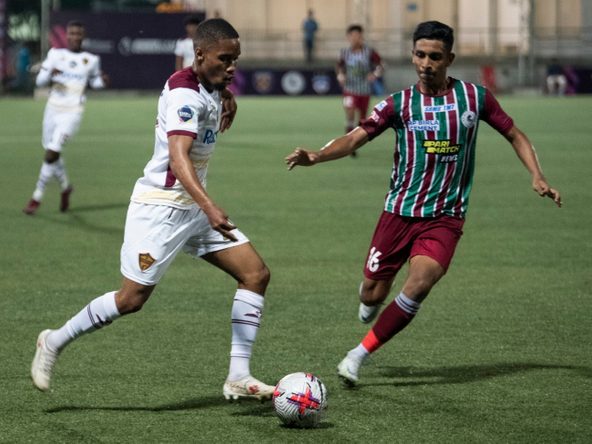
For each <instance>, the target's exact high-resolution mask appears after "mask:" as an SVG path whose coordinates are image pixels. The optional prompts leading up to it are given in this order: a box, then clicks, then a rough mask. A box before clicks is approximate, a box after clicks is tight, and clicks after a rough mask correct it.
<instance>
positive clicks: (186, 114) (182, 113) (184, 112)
mask: <svg viewBox="0 0 592 444" xmlns="http://www.w3.org/2000/svg"><path fill="white" fill-rule="evenodd" d="M177 115H178V116H179V121H180V122H187V121H188V120H191V119H192V118H193V115H194V112H193V109H192V108H191V107H190V106H187V105H185V106H182V107H181V108H179V109H178V110H177Z"/></svg>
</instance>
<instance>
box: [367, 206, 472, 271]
mask: <svg viewBox="0 0 592 444" xmlns="http://www.w3.org/2000/svg"><path fill="white" fill-rule="evenodd" d="M464 222H465V221H464V219H459V218H456V217H450V216H439V217H435V218H421V217H404V216H399V215H397V214H393V213H389V212H387V211H383V213H382V215H381V216H380V219H379V220H378V224H377V225H376V230H375V231H374V236H373V237H372V242H371V244H370V249H369V251H368V256H367V258H366V265H365V267H364V276H366V277H367V278H368V279H373V280H376V281H382V280H388V279H391V278H393V277H395V275H396V274H397V272H398V271H399V270H400V269H401V267H402V266H403V265H404V264H405V262H406V261H407V260H408V259H411V258H412V257H413V256H418V255H422V256H428V257H431V258H432V259H434V260H435V261H437V262H438V263H439V264H440V265H442V267H444V269H445V270H447V269H448V266H449V265H450V262H451V261H452V256H453V255H454V249H455V248H456V244H457V243H458V241H459V239H460V237H461V236H462V227H463V224H464Z"/></svg>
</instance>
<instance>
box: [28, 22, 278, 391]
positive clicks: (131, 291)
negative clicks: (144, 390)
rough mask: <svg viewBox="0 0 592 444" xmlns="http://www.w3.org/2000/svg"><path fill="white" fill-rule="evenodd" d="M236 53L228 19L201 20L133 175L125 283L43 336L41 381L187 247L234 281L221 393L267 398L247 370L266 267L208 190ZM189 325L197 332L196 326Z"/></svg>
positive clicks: (126, 310)
mask: <svg viewBox="0 0 592 444" xmlns="http://www.w3.org/2000/svg"><path fill="white" fill-rule="evenodd" d="M240 52H241V51H240V41H239V36H238V33H237V32H236V30H235V29H234V28H233V27H232V25H230V23H228V22H227V21H225V20H222V19H211V20H206V21H204V22H202V23H200V25H199V26H198V29H197V31H196V36H195V59H194V61H193V65H192V66H191V67H189V68H185V69H182V70H180V71H177V72H175V74H173V75H172V76H171V77H170V78H169V79H168V80H167V82H166V84H165V86H164V89H163V91H162V93H161V95H160V99H159V101H158V115H157V119H156V128H155V142H154V153H153V156H152V158H151V159H150V161H149V162H148V164H147V165H146V167H145V168H144V175H143V177H141V178H140V179H138V180H137V182H136V185H135V187H134V191H133V193H132V196H131V199H130V200H131V202H130V205H129V208H128V212H127V218H126V222H125V234H124V241H123V245H122V247H121V274H122V275H123V282H122V285H121V287H120V289H119V290H117V291H109V292H107V293H105V294H103V295H102V296H99V297H96V298H95V299H93V300H92V301H91V302H90V303H89V304H88V305H87V306H86V307H84V308H83V309H82V310H81V311H80V312H78V314H76V315H74V316H73V317H72V318H71V319H70V320H68V321H67V322H66V323H65V324H63V325H62V326H61V327H60V328H58V329H55V330H50V329H47V330H43V331H42V332H41V333H40V334H39V336H38V338H37V351H36V353H35V357H34V359H33V363H32V365H31V377H32V379H33V384H34V385H35V386H36V387H37V388H38V389H40V390H48V389H49V386H50V382H51V378H52V374H53V368H54V366H55V363H56V361H57V358H58V356H59V354H60V352H61V351H63V350H64V348H66V346H67V345H68V344H70V343H71V342H72V341H74V340H76V339H77V338H79V337H81V336H82V335H84V334H86V333H91V332H93V331H96V330H98V329H101V328H105V327H107V326H108V325H110V324H111V323H112V322H113V321H115V320H116V319H118V318H119V317H120V316H123V315H126V314H131V313H134V312H137V311H138V310H140V309H141V308H142V306H143V305H144V304H145V303H146V301H148V298H149V297H150V295H151V294H152V292H153V291H154V288H155V287H156V285H157V284H158V282H159V281H160V279H161V278H162V276H163V275H164V273H165V272H166V270H167V269H168V267H169V266H170V264H171V262H172V261H173V260H174V258H175V257H176V256H177V254H178V253H179V252H180V251H181V250H182V251H184V252H185V253H188V254H189V255H191V256H193V257H195V258H198V257H201V258H203V259H204V260H206V261H207V262H209V263H211V264H212V265H214V266H216V267H217V268H219V269H221V270H222V271H224V272H226V273H227V274H229V275H230V276H232V277H233V278H234V279H235V280H236V281H237V286H238V288H237V290H236V292H235V294H234V300H233V304H232V312H231V322H232V340H231V348H230V366H229V372H228V377H227V379H226V382H225V383H224V385H223V388H222V393H223V395H224V397H225V398H227V399H238V398H258V399H263V398H271V396H272V394H273V389H274V387H273V386H271V385H267V384H264V383H262V382H261V381H259V380H257V379H255V378H254V377H253V376H251V372H250V368H249V363H250V358H251V351H252V347H253V343H254V342H255V337H256V335H257V331H258V330H259V325H260V321H261V314H262V311H263V295H264V294H265V290H266V288H267V284H268V282H269V270H268V268H267V266H266V265H265V263H264V262H263V260H262V259H261V257H260V256H259V254H258V253H257V251H256V250H255V248H254V247H253V246H252V245H251V243H250V242H249V239H248V238H247V237H246V236H245V235H244V234H243V233H242V232H241V231H240V230H239V229H238V228H237V227H236V226H235V225H234V224H233V223H232V222H230V220H229V219H228V216H227V215H226V212H225V211H224V210H223V209H222V208H220V207H219V206H218V205H217V204H216V203H215V202H214V200H213V199H212V198H211V197H210V196H209V194H208V193H207V192H206V189H205V187H206V174H207V169H208V161H209V159H210V156H211V155H212V153H213V151H214V148H215V146H216V139H217V136H218V132H219V131H224V129H225V128H227V127H228V126H229V125H230V123H231V122H232V119H233V117H234V113H235V112H236V103H233V104H232V103H228V105H234V106H226V105H227V103H226V102H225V101H224V100H223V97H228V95H229V94H230V93H229V92H228V91H227V89H226V87H227V86H228V85H229V84H230V83H231V82H232V78H233V77H234V73H235V72H236V65H237V61H238V57H239V55H240ZM231 97H232V96H231ZM223 110H224V111H225V112H224V114H223ZM198 307H199V306H198ZM187 328H188V331H193V330H194V328H195V326H192V325H188V326H187ZM194 334H197V333H194ZM200 339H202V338H200ZM196 342H199V341H196ZM198 346H199V344H198Z"/></svg>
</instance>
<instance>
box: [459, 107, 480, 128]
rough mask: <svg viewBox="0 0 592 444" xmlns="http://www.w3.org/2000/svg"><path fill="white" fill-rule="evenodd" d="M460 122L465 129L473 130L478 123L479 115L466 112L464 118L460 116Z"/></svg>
mask: <svg viewBox="0 0 592 444" xmlns="http://www.w3.org/2000/svg"><path fill="white" fill-rule="evenodd" d="M460 121H461V122H462V124H463V125H464V126H465V127H467V128H473V127H474V126H475V124H476V123H477V114H475V113H474V112H473V111H465V112H464V113H463V114H462V116H460Z"/></svg>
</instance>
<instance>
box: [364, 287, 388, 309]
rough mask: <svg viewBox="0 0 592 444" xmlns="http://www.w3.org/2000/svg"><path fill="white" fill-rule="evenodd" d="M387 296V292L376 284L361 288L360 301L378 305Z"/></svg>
mask: <svg viewBox="0 0 592 444" xmlns="http://www.w3.org/2000/svg"><path fill="white" fill-rule="evenodd" d="M387 296H388V292H386V294H385V292H384V291H383V290H382V289H380V288H379V287H377V286H375V287H374V288H371V289H367V288H362V291H361V293H360V302H362V303H363V304H365V305H378V304H381V303H382V301H384V300H385V299H386V297H387Z"/></svg>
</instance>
